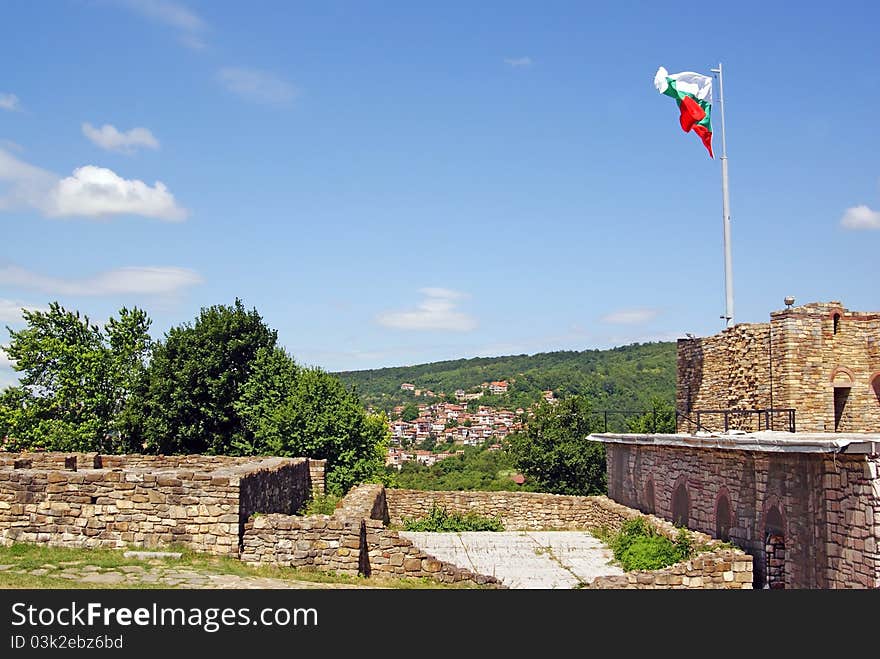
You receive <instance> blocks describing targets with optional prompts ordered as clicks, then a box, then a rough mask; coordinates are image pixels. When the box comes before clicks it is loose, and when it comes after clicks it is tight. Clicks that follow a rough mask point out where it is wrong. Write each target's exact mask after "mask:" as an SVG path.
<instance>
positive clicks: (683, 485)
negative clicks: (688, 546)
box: [669, 474, 691, 526]
mask: <svg viewBox="0 0 880 659" xmlns="http://www.w3.org/2000/svg"><path fill="white" fill-rule="evenodd" d="M669 509H670V512H671V513H672V523H673V524H675V525H676V526H687V525H688V524H689V523H690V515H691V493H690V491H689V490H688V477H687V475H686V474H683V475H681V476H679V477H678V478H677V479H676V481H675V483H674V484H673V485H672V492H671V493H670V496H669Z"/></svg>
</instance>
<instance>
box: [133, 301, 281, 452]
mask: <svg viewBox="0 0 880 659" xmlns="http://www.w3.org/2000/svg"><path fill="white" fill-rule="evenodd" d="M276 340H277V333H276V332H275V331H274V330H272V329H269V327H267V326H266V324H265V323H264V322H263V319H262V317H261V316H260V314H259V313H257V310H256V309H252V310H251V311H248V310H246V309H245V308H244V305H243V304H242V302H241V300H239V299H236V300H235V304H234V305H232V306H225V305H216V306H212V307H207V308H203V309H202V310H201V312H200V313H199V316H198V317H197V318H196V319H195V322H193V323H192V324H189V323H184V324H183V325H179V326H177V327H173V328H172V329H171V330H169V331H168V332H167V333H166V335H165V339H164V341H162V342H160V343H159V344H158V345H156V347H155V349H154V351H153V359H152V361H151V363H150V365H149V367H148V368H147V369H146V372H145V373H144V377H143V378H141V381H140V385H139V386H138V388H137V391H136V392H135V395H134V396H133V397H132V400H131V402H130V407H129V409H128V411H127V413H126V414H125V427H124V429H123V430H124V432H125V433H126V436H127V437H129V441H131V442H132V443H134V444H136V445H140V446H142V447H143V448H144V450H146V451H148V452H152V453H211V454H228V453H231V452H234V447H237V446H245V445H247V444H248V443H249V442H252V441H253V438H252V431H251V430H250V429H249V428H248V427H247V426H246V425H245V424H244V423H243V422H242V419H241V418H240V416H239V414H238V412H237V411H236V402H237V401H238V399H239V396H240V395H241V388H242V386H243V385H244V384H245V382H247V380H248V378H249V377H250V374H251V370H252V367H253V363H254V360H255V358H256V356H257V353H258V351H259V350H260V349H261V348H273V347H274V346H275V343H276Z"/></svg>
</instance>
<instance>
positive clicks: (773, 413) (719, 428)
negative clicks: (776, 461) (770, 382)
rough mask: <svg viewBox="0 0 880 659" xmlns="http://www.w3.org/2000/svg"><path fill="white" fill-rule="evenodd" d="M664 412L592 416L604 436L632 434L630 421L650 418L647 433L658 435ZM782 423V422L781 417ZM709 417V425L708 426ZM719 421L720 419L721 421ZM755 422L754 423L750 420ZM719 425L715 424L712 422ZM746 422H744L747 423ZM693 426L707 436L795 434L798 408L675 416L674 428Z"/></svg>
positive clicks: (599, 412) (616, 412) (595, 412)
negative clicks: (744, 432)
mask: <svg viewBox="0 0 880 659" xmlns="http://www.w3.org/2000/svg"><path fill="white" fill-rule="evenodd" d="M663 414H664V411H663V410H656V409H652V410H593V412H592V416H593V418H594V419H597V421H598V422H599V424H601V426H602V432H603V433H608V432H624V433H626V432H632V430H630V425H629V424H628V423H627V421H628V420H630V419H633V418H647V419H648V428H647V430H648V432H650V433H656V432H658V427H659V424H660V423H661V422H662V421H664V419H662V418H661V417H662V416H663ZM780 415H781V416H782V417H783V418H782V419H779V418H778V417H779V416H780ZM707 417H708V423H707ZM719 417H720V418H719ZM752 418H754V421H752V420H751V419H752ZM715 420H717V421H719V422H720V423H712V422H713V421H715ZM744 421H745V422H744ZM683 424H684V425H686V424H691V425H692V426H695V427H696V430H705V431H707V432H727V431H729V430H732V429H740V430H749V431H752V430H757V431H761V430H785V431H787V432H795V430H796V425H795V408H793V407H776V408H764V409H749V410H734V409H726V410H691V411H690V412H689V413H687V414H685V413H684V412H679V411H676V412H675V427H676V429H677V428H680V427H681V426H682V425H683ZM671 432H675V431H674V430H672V431H671Z"/></svg>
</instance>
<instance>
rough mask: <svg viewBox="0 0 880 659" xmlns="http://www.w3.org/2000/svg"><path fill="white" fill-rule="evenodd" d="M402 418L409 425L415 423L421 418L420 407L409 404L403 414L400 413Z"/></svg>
mask: <svg viewBox="0 0 880 659" xmlns="http://www.w3.org/2000/svg"><path fill="white" fill-rule="evenodd" d="M400 418H401V419H403V420H404V421H406V422H407V423H409V422H410V421H414V420H415V419H418V418H419V406H418V405H416V404H415V403H407V404H406V405H405V406H404V408H403V412H401V413H400Z"/></svg>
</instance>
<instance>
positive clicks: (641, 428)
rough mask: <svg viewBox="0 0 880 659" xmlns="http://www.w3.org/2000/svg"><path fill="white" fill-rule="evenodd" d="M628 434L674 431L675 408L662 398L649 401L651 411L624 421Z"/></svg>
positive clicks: (669, 432)
mask: <svg viewBox="0 0 880 659" xmlns="http://www.w3.org/2000/svg"><path fill="white" fill-rule="evenodd" d="M626 428H627V431H628V432H633V433H643V434H647V433H667V434H671V433H674V432H675V431H676V425H675V406H674V405H673V404H672V403H669V402H667V401H665V400H663V399H662V398H656V397H655V398H653V399H652V400H651V409H650V410H648V411H647V412H645V413H644V414H641V415H639V416H637V417H633V418H630V419H627V420H626Z"/></svg>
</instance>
